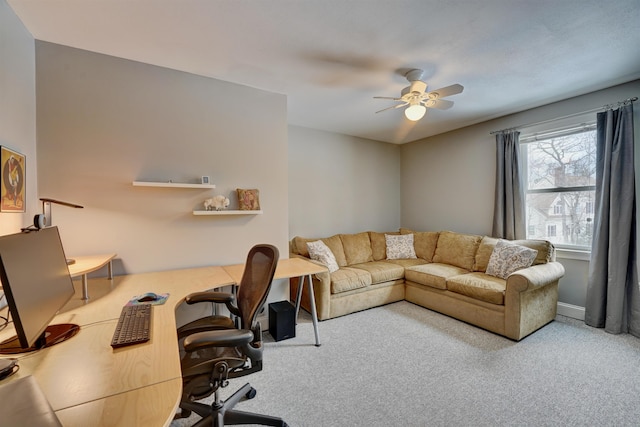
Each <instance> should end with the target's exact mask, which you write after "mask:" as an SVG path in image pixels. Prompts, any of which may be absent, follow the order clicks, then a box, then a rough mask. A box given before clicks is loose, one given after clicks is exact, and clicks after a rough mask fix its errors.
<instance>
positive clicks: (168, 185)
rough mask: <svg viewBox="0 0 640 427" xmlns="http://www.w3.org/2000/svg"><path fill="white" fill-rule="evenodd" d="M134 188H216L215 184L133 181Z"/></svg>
mask: <svg viewBox="0 0 640 427" xmlns="http://www.w3.org/2000/svg"><path fill="white" fill-rule="evenodd" d="M133 186H134V187H161V188H207V189H208V188H216V186H215V184H189V183H183V182H153V181H133Z"/></svg>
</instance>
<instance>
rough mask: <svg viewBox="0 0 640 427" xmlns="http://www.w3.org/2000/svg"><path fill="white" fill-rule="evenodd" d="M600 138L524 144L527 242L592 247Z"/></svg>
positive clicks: (584, 135) (590, 135)
mask: <svg viewBox="0 0 640 427" xmlns="http://www.w3.org/2000/svg"><path fill="white" fill-rule="evenodd" d="M595 134H596V132H595V130H582V131H578V132H577V133H572V134H569V135H563V136H557V137H543V138H540V137H538V139H540V140H536V141H533V142H527V143H524V144H522V149H523V150H524V154H525V159H526V162H525V166H526V168H527V173H526V174H525V176H526V180H527V182H526V186H525V188H526V189H527V192H526V193H527V195H526V221H527V227H526V229H527V238H529V239H546V240H549V241H551V242H553V243H554V244H556V245H558V246H578V247H582V248H590V247H591V236H592V233H593V215H594V212H593V208H594V206H595V182H596V167H595V166H596V142H595V139H596V135H595ZM525 140H526V138H525Z"/></svg>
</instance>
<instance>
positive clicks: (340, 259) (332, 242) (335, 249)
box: [291, 234, 347, 267]
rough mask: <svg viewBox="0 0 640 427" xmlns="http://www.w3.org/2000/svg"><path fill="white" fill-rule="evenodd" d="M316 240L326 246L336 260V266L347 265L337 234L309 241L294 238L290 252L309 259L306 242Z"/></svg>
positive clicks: (303, 238)
mask: <svg viewBox="0 0 640 427" xmlns="http://www.w3.org/2000/svg"><path fill="white" fill-rule="evenodd" d="M316 240H322V241H323V242H324V244H325V245H327V246H328V247H329V249H331V253H333V256H334V257H335V258H336V262H337V263H338V266H340V267H344V266H346V265H347V258H346V257H345V255H344V248H343V247H342V240H341V239H340V235H338V234H336V235H335V236H331V237H325V238H324V239H309V238H306V237H294V238H293V244H292V245H291V250H292V251H293V253H296V254H298V255H302V256H304V257H307V258H309V250H308V248H307V242H314V241H316Z"/></svg>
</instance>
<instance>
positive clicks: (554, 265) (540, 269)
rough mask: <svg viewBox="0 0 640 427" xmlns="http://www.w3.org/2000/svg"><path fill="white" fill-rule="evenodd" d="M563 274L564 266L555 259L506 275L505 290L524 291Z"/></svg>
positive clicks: (547, 282)
mask: <svg viewBox="0 0 640 427" xmlns="http://www.w3.org/2000/svg"><path fill="white" fill-rule="evenodd" d="M562 276H564V267H563V265H562V264H560V263H559V262H556V261H552V262H548V263H546V264H539V265H534V266H531V267H528V268H523V269H522V270H518V271H516V272H515V273H512V274H511V275H510V276H509V277H507V292H510V291H514V292H524V291H527V290H533V289H536V288H539V287H542V286H545V285H548V284H550V283H555V282H557V281H558V280H560V278H561V277H562Z"/></svg>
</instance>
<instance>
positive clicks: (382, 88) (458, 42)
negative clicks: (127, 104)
mask: <svg viewBox="0 0 640 427" xmlns="http://www.w3.org/2000/svg"><path fill="white" fill-rule="evenodd" d="M7 1H8V3H9V5H10V6H11V7H12V8H13V10H14V11H15V12H16V14H17V15H18V16H19V18H20V19H21V20H22V22H23V23H24V24H25V26H26V27H27V28H28V30H29V31H30V32H31V33H32V35H33V36H34V38H36V39H37V40H44V41H47V42H52V43H58V44H62V45H67V46H71V47H76V48H80V49H86V50H89V51H94V52H99V53H104V54H108V55H113V56H117V57H121V58H126V59H132V60H136V61H141V62H145V63H149V64H155V65H159V66H163V67H168V68H173V69H176V70H182V71H187V72H190V73H194V74H199V75H203V76H209V77H214V78H216V79H221V80H225V81H229V82H234V83H239V84H242V85H246V86H251V87H255V88H259V89H263V90H266V91H270V92H276V93H282V94H285V95H287V97H288V114H289V119H288V120H289V124H291V125H297V126H303V127H308V128H313V129H320V130H326V131H331V132H337V133H342V134H347V135H354V136H359V137H363V138H368V139H373V140H379V141H386V142H393V143H405V142H409V141H413V140H416V139H421V138H425V137H427V136H431V135H435V134H438V133H442V132H446V131H449V130H452V129H456V128H459V127H463V126H467V125H470V124H473V123H478V122H481V121H485V120H488V119H492V118H496V117H499V116H503V115H505V114H509V113H513V112H517V111H522V110H526V109H529V108H533V107H536V106H540V105H544V104H548V103H550V102H554V101H559V100H562V99H566V98H570V97H573V96H576V95H581V94H584V93H588V92H591V91H594V90H598V89H603V88H606V87H610V86H613V85H616V84H619V83H624V82H627V81H631V80H635V79H637V78H640V0H610V1H603V0H446V1H445V0H7ZM410 68H421V69H424V70H425V81H426V82H427V83H428V84H429V89H428V90H433V89H437V88H439V87H443V86H448V85H450V84H454V83H459V84H461V85H463V86H464V87H465V89H464V92H463V93H461V94H459V95H455V96H452V97H451V98H449V99H450V100H452V101H455V105H454V106H453V108H451V109H450V110H446V111H439V110H431V109H430V110H429V111H428V112H427V115H426V116H425V118H423V119H422V120H421V121H419V122H415V123H414V122H409V121H408V120H406V119H405V118H404V115H403V114H402V110H401V109H392V110H389V111H385V112H383V113H379V114H375V111H378V110H381V109H383V108H385V107H388V106H390V105H393V103H392V101H387V100H380V99H373V97H374V96H376V95H381V96H399V94H400V91H401V90H402V88H403V87H405V86H407V81H406V80H405V78H404V77H403V76H402V70H406V69H410ZM247 102H248V103H250V102H251V100H250V99H249V100H247Z"/></svg>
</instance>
